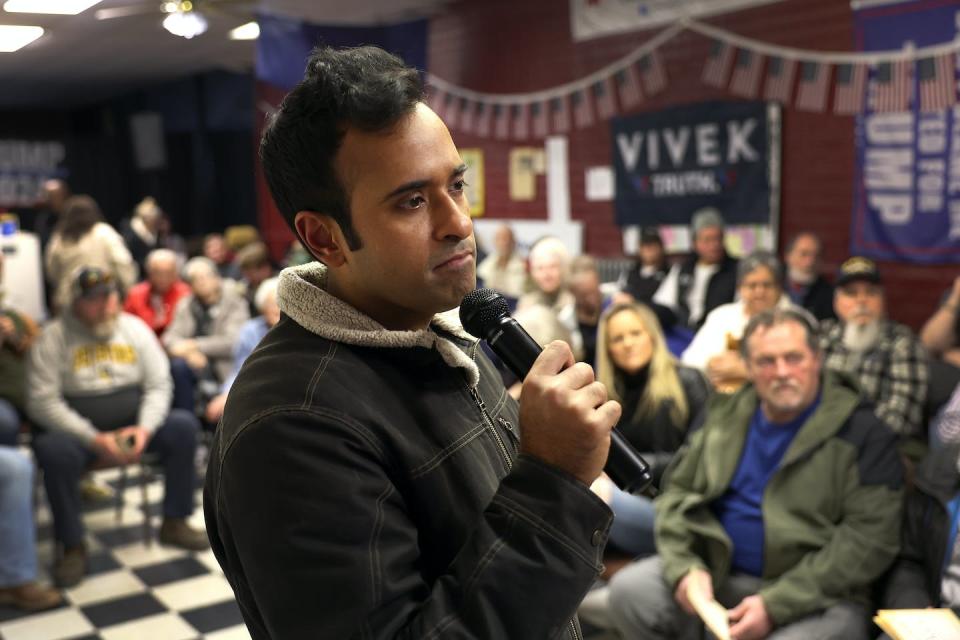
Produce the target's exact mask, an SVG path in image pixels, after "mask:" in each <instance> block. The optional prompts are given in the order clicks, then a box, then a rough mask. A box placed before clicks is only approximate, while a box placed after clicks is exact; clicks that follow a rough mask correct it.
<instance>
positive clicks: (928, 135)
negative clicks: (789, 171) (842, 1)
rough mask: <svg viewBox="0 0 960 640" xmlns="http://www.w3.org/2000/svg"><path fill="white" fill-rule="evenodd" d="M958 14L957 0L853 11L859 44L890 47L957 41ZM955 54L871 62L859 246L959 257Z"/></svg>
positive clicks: (932, 258) (877, 252)
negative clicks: (879, 62) (950, 106)
mask: <svg viewBox="0 0 960 640" xmlns="http://www.w3.org/2000/svg"><path fill="white" fill-rule="evenodd" d="M958 19H960V8H958V6H957V4H956V2H955V1H949V2H948V1H945V0H916V1H914V2H909V3H900V4H894V5H884V6H881V7H877V8H873V9H863V10H861V11H859V12H858V13H857V14H856V18H855V20H856V22H855V24H856V36H857V44H858V48H860V49H861V50H863V51H890V50H898V49H901V48H903V47H904V46H905V45H907V44H909V45H910V46H912V47H917V48H919V47H925V46H931V45H936V44H940V43H944V42H950V41H952V40H953V39H954V38H955V37H956V36H957V24H958V22H957V20H958ZM951 55H954V54H951ZM942 62H945V63H946V64H941V63H942ZM953 62H954V61H953V60H946V59H944V60H939V59H933V58H929V59H920V60H917V61H916V62H914V61H913V60H909V61H904V62H889V63H881V64H877V65H875V66H874V68H873V69H872V70H871V74H870V83H869V84H870V87H869V92H868V95H867V98H868V99H867V111H866V112H865V113H863V114H862V115H860V116H858V117H857V122H856V138H855V139H856V162H857V166H856V177H855V180H856V181H855V183H854V207H853V218H852V221H851V222H852V223H851V234H850V250H851V252H852V253H854V254H859V255H865V256H869V257H872V258H877V259H885V260H902V261H908V262H915V263H925V264H934V263H950V262H960V110H958V109H956V108H954V109H952V110H951V109H950V108H949V107H948V106H947V105H948V104H952V103H953V102H954V101H955V99H956V84H957V83H956V72H955V67H956V65H955V64H953ZM898 83H899V84H900V85H902V86H901V87H899V89H898V87H897V84H898Z"/></svg>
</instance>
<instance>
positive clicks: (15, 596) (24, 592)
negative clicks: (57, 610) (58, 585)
mask: <svg viewBox="0 0 960 640" xmlns="http://www.w3.org/2000/svg"><path fill="white" fill-rule="evenodd" d="M61 602H63V596H61V595H60V592H59V591H57V590H56V589H53V588H51V587H41V586H40V585H39V584H37V583H36V582H28V583H26V584H21V585H17V586H16V587H0V605H2V606H8V607H16V608H17V609H20V610H21V611H43V610H44V609H52V608H53V607H56V606H57V605H59V604H60V603H61Z"/></svg>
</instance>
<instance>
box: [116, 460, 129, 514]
mask: <svg viewBox="0 0 960 640" xmlns="http://www.w3.org/2000/svg"><path fill="white" fill-rule="evenodd" d="M126 490H127V465H125V464H122V465H120V479H119V481H118V484H117V493H116V496H115V501H114V502H115V509H116V521H117V524H120V523H121V522H123V493H124V491H126Z"/></svg>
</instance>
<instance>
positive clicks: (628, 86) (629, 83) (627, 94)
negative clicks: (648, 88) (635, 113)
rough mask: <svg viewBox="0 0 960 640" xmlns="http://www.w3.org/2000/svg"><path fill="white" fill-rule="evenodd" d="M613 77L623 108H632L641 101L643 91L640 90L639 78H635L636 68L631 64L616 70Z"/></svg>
mask: <svg viewBox="0 0 960 640" xmlns="http://www.w3.org/2000/svg"><path fill="white" fill-rule="evenodd" d="M613 78H614V81H615V82H616V84H617V93H618V94H619V97H620V106H622V107H623V108H624V109H632V108H633V107H635V106H637V105H638V104H640V103H641V102H643V93H642V92H641V91H640V80H639V79H637V70H636V69H635V68H634V66H633V65H630V66H628V67H627V68H625V69H621V70H620V71H617V72H616V73H615V74H614V76H613Z"/></svg>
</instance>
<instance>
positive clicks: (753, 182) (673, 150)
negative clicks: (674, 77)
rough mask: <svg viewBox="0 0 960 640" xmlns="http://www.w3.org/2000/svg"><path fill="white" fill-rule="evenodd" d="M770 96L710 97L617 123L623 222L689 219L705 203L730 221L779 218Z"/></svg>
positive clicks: (662, 222)
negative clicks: (774, 213)
mask: <svg viewBox="0 0 960 640" xmlns="http://www.w3.org/2000/svg"><path fill="white" fill-rule="evenodd" d="M769 130H770V123H769V122H768V109H767V105H766V104H765V103H763V102H710V103H703V104H694V105H689V106H686V107H676V108H672V109H669V110H665V111H659V112H655V113H644V114H640V115H636V116H630V117H625V118H615V119H614V120H612V122H611V139H612V141H613V166H614V173H615V176H616V198H615V202H614V210H615V212H616V220H617V223H618V224H619V225H621V226H627V225H654V224H657V225H685V224H688V223H689V222H690V217H691V215H692V214H693V213H694V212H695V211H696V210H697V209H700V208H702V207H707V206H709V207H715V208H717V209H719V210H720V211H721V213H723V216H724V218H725V219H726V221H727V222H728V223H729V224H734V225H741V224H768V223H769V222H770V217H771V210H770V209H771V189H770V178H769V170H770V155H771V152H770V148H771V147H770V142H769V138H770V136H769Z"/></svg>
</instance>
